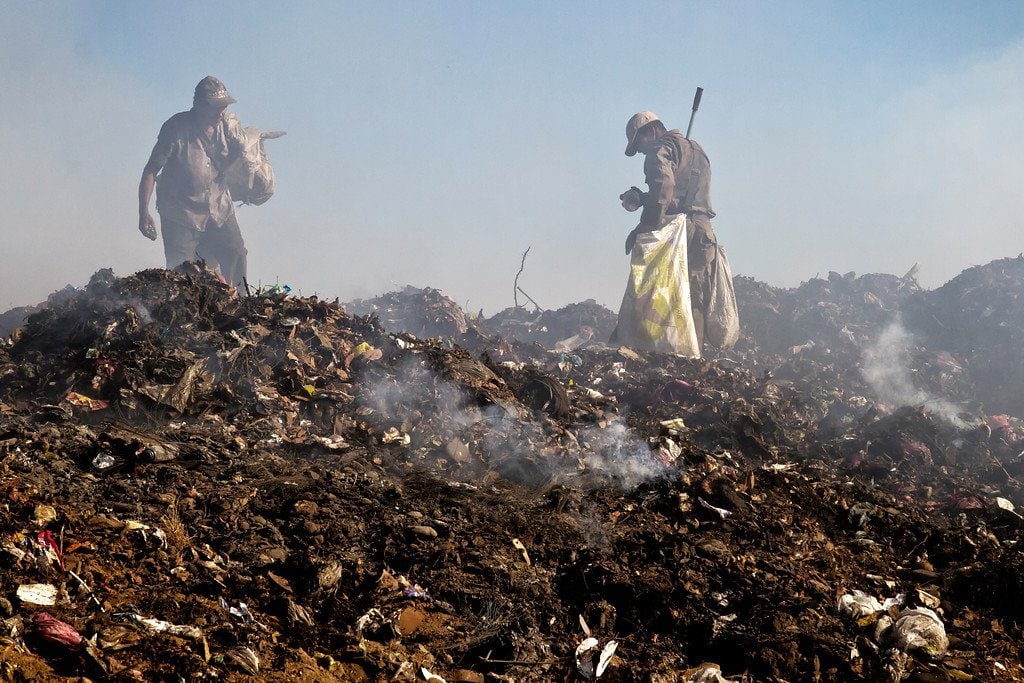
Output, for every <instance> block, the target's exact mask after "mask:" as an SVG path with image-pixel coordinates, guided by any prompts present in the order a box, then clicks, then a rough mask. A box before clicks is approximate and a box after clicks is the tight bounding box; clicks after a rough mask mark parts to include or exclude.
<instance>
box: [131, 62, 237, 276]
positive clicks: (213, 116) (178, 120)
mask: <svg viewBox="0 0 1024 683" xmlns="http://www.w3.org/2000/svg"><path fill="white" fill-rule="evenodd" d="M234 102H235V99H234V98H233V97H231V95H229V94H228V91H227V88H225V87H224V84H223V83H222V82H221V81H220V80H219V79H217V78H214V77H213V76H207V77H206V78H204V79H203V80H201V81H199V84H198V85H197V86H196V89H195V95H194V96H193V98H192V108H191V109H190V110H188V111H183V112H179V113H177V114H175V115H174V116H172V117H171V118H169V119H168V120H167V121H166V122H165V123H164V125H163V126H162V127H161V128H160V134H159V135H158V136H157V141H156V145H155V146H154V147H153V152H152V153H151V154H150V156H149V161H148V162H147V163H146V167H145V168H144V169H143V171H142V180H141V182H140V183H139V231H140V232H141V233H142V234H143V235H145V236H146V237H148V238H149V239H151V240H155V239H156V237H157V227H156V223H155V222H154V221H153V216H152V215H151V214H150V213H149V200H150V197H151V196H152V195H153V187H154V185H155V186H156V208H157V211H158V212H159V214H160V224H161V227H162V228H163V241H164V255H165V256H166V258H167V267H168V268H174V267H176V266H178V265H180V264H182V263H185V262H186V261H193V260H196V259H197V258H201V259H203V260H204V261H206V262H207V263H208V264H210V265H212V266H217V267H219V268H220V273H221V275H222V276H223V277H224V279H225V280H226V281H227V282H228V283H229V284H231V285H236V286H237V285H240V284H241V283H242V282H243V281H244V280H245V277H246V273H245V271H246V253H247V252H246V249H245V243H244V242H243V240H242V233H241V231H240V230H239V228H238V221H237V220H236V219H235V208H234V204H232V202H231V193H230V192H229V191H228V188H227V186H226V185H225V183H224V179H223V172H224V170H225V169H226V168H227V167H228V166H229V165H230V163H231V162H232V161H234V160H235V159H236V158H238V157H239V156H240V155H241V154H242V151H243V148H242V135H243V133H242V129H241V124H240V123H239V121H238V118H237V117H236V116H235V115H234V114H231V113H228V111H227V107H228V105H229V104H233V103H234ZM158 174H159V177H158Z"/></svg>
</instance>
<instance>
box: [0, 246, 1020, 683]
mask: <svg viewBox="0 0 1024 683" xmlns="http://www.w3.org/2000/svg"><path fill="white" fill-rule="evenodd" d="M985 268H989V269H991V270H986V269H985ZM985 268H982V269H981V270H980V271H979V273H980V275H977V276H976V275H974V274H970V273H971V271H968V273H965V274H964V276H961V277H965V276H968V275H969V274H970V275H969V277H970V278H975V279H970V280H969V281H967V280H965V281H964V282H963V283H958V284H954V283H956V282H957V281H954V282H953V283H950V285H947V288H948V289H947V288H943V289H940V290H935V291H934V292H923V291H922V290H920V288H918V287H917V286H916V284H915V283H913V281H912V280H908V279H907V278H895V277H890V276H862V277H860V278H857V277H856V276H853V275H852V274H851V275H849V276H838V275H837V276H835V277H832V276H830V278H829V279H828V280H815V281H811V282H809V283H805V284H804V285H802V286H801V287H799V288H796V289H795V290H779V289H775V288H771V287H769V286H767V285H763V284H761V283H756V282H754V281H752V280H748V279H743V278H737V293H738V296H739V299H740V306H741V309H740V315H741V322H742V323H743V324H744V327H745V331H744V336H743V338H742V339H741V341H740V342H739V344H738V345H737V346H736V348H735V349H732V350H730V351H726V352H721V353H718V354H715V355H714V356H713V357H711V358H709V359H706V360H695V359H687V358H682V357H677V356H671V355H662V354H650V353H644V352H638V351H636V350H632V349H629V348H624V347H623V348H617V347H609V346H608V345H606V344H605V343H603V342H604V341H606V340H607V334H606V333H608V334H610V329H608V326H609V325H611V326H614V316H613V315H612V316H611V317H610V318H609V316H608V313H610V312H607V309H603V307H600V306H598V305H597V304H594V303H593V302H585V303H584V304H578V305H574V306H570V307H566V308H565V309H561V310H560V311H556V312H538V313H527V312H525V311H524V310H523V309H510V310H509V311H504V312H502V313H501V314H499V315H498V316H495V317H494V318H491V319H484V318H482V316H475V317H474V316H466V315H465V314H464V313H463V312H462V311H461V310H460V309H459V308H458V306H457V305H455V304H454V302H452V301H451V300H450V299H449V298H447V297H445V296H444V295H443V294H441V293H440V292H437V291H436V290H430V289H426V290H417V289H415V288H406V289H405V290H403V291H402V292H398V293H392V294H387V295H382V296H381V297H378V298H377V299H374V300H371V301H368V302H362V303H361V304H359V305H349V306H341V305H339V304H338V303H332V302H325V301H321V300H319V299H317V298H315V297H312V298H303V297H295V296H291V295H290V294H289V293H288V292H287V291H286V290H284V289H281V288H274V289H271V290H267V291H262V292H255V293H242V292H237V291H235V290H233V289H231V288H229V287H227V286H225V285H224V284H223V283H222V282H220V281H218V280H217V279H216V278H214V277H212V276H211V275H208V274H204V273H198V274H195V275H190V274H184V273H178V272H169V271H163V270H149V271H142V272H140V273H137V274H134V275H131V276H128V277H124V278H117V277H114V276H113V274H112V273H110V272H109V271H105V272H104V271H101V272H100V273H97V275H96V276H95V277H94V278H93V280H92V281H91V282H90V283H89V284H88V285H87V286H86V287H84V288H82V289H81V290H78V291H75V292H71V293H69V294H68V295H67V296H62V297H60V298H59V299H57V300H53V301H51V302H49V303H48V305H47V306H46V307H45V308H43V309H41V310H39V311H38V312H36V313H34V314H32V315H31V316H29V318H28V321H27V322H26V323H25V324H24V325H23V326H21V327H20V328H19V329H18V330H16V331H15V332H14V334H13V335H12V336H11V337H10V339H9V340H8V342H7V343H6V344H3V345H0V500H2V502H3V505H4V509H5V510H6V513H7V514H6V515H4V516H3V517H0V539H2V540H0V546H2V552H3V554H4V555H5V556H6V562H4V563H3V564H0V587H2V592H0V596H2V597H0V618H2V619H3V620H4V629H3V632H2V634H0V642H2V644H3V648H2V650H0V667H2V670H3V671H4V675H5V677H6V678H9V679H12V680H22V681H50V680H54V679H60V678H62V677H63V678H72V677H87V678H89V679H91V680H113V681H134V680H200V679H213V678H216V679H218V680H226V681H235V680H238V681H241V680H252V679H253V678H254V677H256V678H258V679H259V680H269V681H293V680H303V681H332V680H333V681H424V680H425V681H453V682H454V681H459V682H463V683H466V682H474V681H480V682H483V681H504V682H508V683H511V682H513V681H554V680H558V681H593V680H601V681H611V682H613V683H614V682H623V681H645V682H650V683H668V682H697V681H723V680H724V681H793V680H815V681H902V680H919V681H924V680H928V681H968V680H977V681H985V680H1013V679H1016V678H1021V677H1024V667H1022V664H1021V661H1020V655H1019V642H1020V640H1021V637H1022V635H1024V634H1022V633H1021V626H1020V624H1021V623H1022V622H1021V615H1022V609H1024V599H1022V597H1021V596H1022V595H1024V593H1022V591H1021V587H1020V583H1021V579H1020V577H1021V575H1022V566H1021V565H1022V560H1021V555H1020V551H1019V547H1020V546H1019V544H1020V542H1021V535H1022V519H1024V518H1022V517H1021V515H1020V513H1019V512H1018V508H1019V507H1020V506H1021V505H1024V490H1022V486H1021V483H1020V482H1021V479H1022V477H1024V459H1022V458H1024V446H1022V445H1021V444H1022V443H1024V422H1022V420H1021V419H1020V418H1021V414H1020V413H1021V411H1019V410H1017V411H1012V410H1009V409H1006V410H1002V409H1001V410H1000V411H999V412H997V413H995V412H994V411H991V410H989V409H988V406H989V405H990V400H991V399H990V398H989V396H990V395H991V394H990V393H988V392H990V391H991V386H990V385H987V384H985V382H984V381H982V380H983V377H984V373H983V372H982V369H983V368H986V367H988V366H986V365H984V363H983V358H982V355H983V351H984V350H985V349H986V348H988V349H991V350H992V352H993V353H995V354H997V355H998V354H999V353H1003V352H1005V351H1006V350H1005V349H1004V348H1003V346H1002V344H1004V341H1005V339H1006V338H1008V339H1016V337H1014V336H1013V335H1016V334H1019V333H1020V329H1021V327H1022V325H1021V324H1020V321H1019V320H1018V319H1016V318H1014V317H1013V316H1014V315H1016V314H1017V313H1016V311H1017V309H1016V308H1014V306H1015V305H1016V301H1017V300H1016V299H1015V298H1014V297H1013V296H1011V291H1010V290H1011V289H1012V285H1011V284H1009V283H1010V282H1011V281H1012V280H1011V276H1014V274H1015V273H1016V264H1011V263H1008V264H1004V267H1003V270H1001V271H1000V270H998V268H997V266H996V265H993V264H990V266H988V267H985ZM986 274H987V275H986ZM982 275H984V277H982ZM950 297H953V298H956V297H959V301H961V303H962V304H963V305H964V306H968V307H971V308H970V310H972V311H974V315H978V316H982V317H984V318H986V320H984V321H982V322H981V323H978V324H977V327H978V330H977V332H978V334H979V335H981V334H982V333H983V332H984V326H986V325H989V324H991V325H993V326H994V328H995V327H998V328H999V329H1003V328H1013V329H1012V330H1010V331H1009V332H1008V335H1007V336H1006V337H1005V338H1004V337H1000V338H999V339H998V340H994V341H993V342H992V344H993V345H992V346H990V347H983V346H979V345H977V344H975V345H971V344H970V343H969V342H968V338H969V334H970V333H968V332H963V333H962V334H963V335H964V336H962V337H956V338H950V337H947V336H944V335H942V334H940V331H941V328H939V329H933V328H929V327H928V325H927V324H925V321H927V320H930V319H934V320H937V321H940V322H941V321H946V320H948V321H952V320H953V318H952V317H950V316H954V315H956V316H961V317H960V318H957V320H959V321H960V323H964V322H965V321H969V320H970V318H969V317H964V316H969V315H970V314H969V313H965V312H964V310H963V308H961V309H957V308H956V307H955V306H953V305H952V304H950V305H949V306H948V307H946V308H944V307H943V304H942V303H941V302H944V301H947V300H948V299H949V298H950ZM1000 297H1002V298H1000ZM982 305H984V306H986V307H991V308H992V312H991V313H988V314H987V315H983V310H982V309H981V308H980V307H981V306H982ZM926 313H927V314H928V315H926ZM545 315H547V318H545V317H544V316H545ZM929 315H930V316H931V317H930V318H929ZM988 319H991V320H988ZM936 324H938V323H936ZM942 324H948V323H942ZM511 330H518V333H512V332H511ZM567 340H568V341H567ZM595 340H596V341H595ZM563 342H565V343H563ZM964 392H967V394H969V396H966V398H965V394H964ZM1000 408H1002V406H1000ZM993 413H994V414H993Z"/></svg>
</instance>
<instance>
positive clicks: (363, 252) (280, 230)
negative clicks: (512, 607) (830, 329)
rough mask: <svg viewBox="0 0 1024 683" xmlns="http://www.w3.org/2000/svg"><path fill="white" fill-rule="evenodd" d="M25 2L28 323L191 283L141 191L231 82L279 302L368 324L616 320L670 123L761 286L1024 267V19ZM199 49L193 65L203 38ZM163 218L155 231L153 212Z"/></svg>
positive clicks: (23, 207) (729, 241)
mask: <svg viewBox="0 0 1024 683" xmlns="http://www.w3.org/2000/svg"><path fill="white" fill-rule="evenodd" d="M218 7H219V8H220V9H219V14H220V15H221V17H222V20H221V21H214V22H210V21H209V20H208V16H207V15H208V12H209V9H208V5H206V4H205V3H199V2H185V3H181V4H176V5H175V6H173V7H171V6H164V5H160V4H157V3H146V2H127V1H126V2H95V1H82V2H75V3H18V2H14V0H0V37H2V40H0V60H2V63H3V64H4V66H5V68H4V69H3V70H2V71H0V147H2V148H3V149H4V150H5V152H6V155H7V159H6V163H5V164H4V165H3V168H2V169H0V184H2V186H3V188H4V191H3V195H2V199H0V230H2V235H3V244H4V248H3V250H2V252H0V254H2V256H0V268H2V272H3V277H2V279H0V283H2V286H3V288H2V290H0V311H2V310H6V309H8V308H10V307H12V306H19V305H28V304H34V303H37V302H39V301H41V300H43V299H45V297H46V296H47V294H49V293H50V292H52V291H54V290H56V289H59V288H61V287H63V286H64V285H66V284H69V283H70V284H73V285H83V284H85V282H86V281H87V280H88V278H89V276H90V275H91V274H92V273H93V272H95V271H96V270H98V269H100V268H104V267H112V268H113V269H114V271H115V272H116V273H117V274H118V275H127V274H129V273H132V272H135V271H137V270H140V269H143V268H150V267H158V266H161V265H163V251H162V248H161V246H160V243H159V242H157V243H152V242H150V241H149V240H147V239H145V238H143V237H142V236H141V235H139V233H138V230H137V228H136V225H137V211H136V209H137V201H136V196H137V187H138V181H139V175H140V173H141V171H142V166H143V165H144V163H145V161H146V158H147V157H148V154H149V151H150V149H151V148H152V145H153V143H154V142H155V140H156V134H157V131H158V130H159V127H160V125H161V123H163V121H164V120H166V119H167V118H168V117H170V116H171V115H172V114H174V113H175V112H178V111H182V110H184V109H187V108H188V107H189V105H190V103H191V93H192V88H193V87H194V86H195V84H196V82H197V81H198V80H199V79H200V78H202V77H203V76H205V75H207V74H213V75H215V76H218V77H219V78H221V79H222V80H224V82H225V83H226V84H227V87H228V89H229V90H230V91H231V93H232V95H233V96H234V97H235V98H236V99H237V100H238V103H237V104H236V105H234V106H233V107H232V109H233V111H235V112H236V113H237V114H238V115H239V116H240V118H241V119H242V121H243V123H245V124H247V125H256V126H260V127H262V128H266V129H280V130H286V131H288V135H287V136H286V137H284V138H282V139H280V140H273V141H269V142H268V143H267V149H268V152H269V154H270V157H271V159H272V161H273V163H274V168H275V171H276V174H277V180H278V189H277V195H276V196H275V197H274V198H273V199H271V200H270V202H268V203H267V204H266V205H264V206H261V207H242V208H241V209H240V210H239V223H240V224H241V226H242V231H243V234H244V235H245V238H246V243H247V246H248V248H249V274H250V280H251V281H252V282H253V283H256V282H263V283H272V282H281V283H287V284H289V285H291V286H292V287H293V288H294V290H295V291H296V292H298V293H301V294H304V295H310V294H313V293H317V294H319V295H320V296H323V297H326V298H334V297H340V298H341V299H342V300H351V299H355V298H358V297H366V296H373V295H376V294H379V293H382V292H384V291H388V290H392V289H396V288H398V287H401V286H403V285H405V284H412V285H415V286H420V287H422V286H431V287H436V288H438V289H441V290H442V291H444V292H445V293H447V294H449V295H450V296H452V298H454V299H455V300H456V301H457V302H458V303H460V304H462V305H467V306H468V307H469V308H471V309H474V310H475V309H478V308H484V309H485V311H486V312H487V313H489V314H490V313H494V312H496V311H497V310H499V309H501V308H503V307H505V306H510V305H512V283H513V278H514V277H515V273H516V271H517V270H518V268H519V262H520V257H521V255H522V253H523V251H524V250H525V249H526V248H527V247H531V251H530V254H529V256H528V258H527V260H526V267H525V271H524V273H523V275H522V276H521V277H520V285H521V286H522V287H523V289H524V290H525V291H526V292H528V293H529V294H530V296H531V297H533V298H534V299H536V300H537V301H538V302H539V303H540V304H541V305H543V306H545V307H549V308H557V307H560V306H563V305H565V304H567V303H570V302H574V301H582V300H585V299H591V298H592V299H596V300H597V301H598V302H600V303H602V304H604V305H606V306H608V307H610V308H612V309H615V308H617V306H618V302H619V300H620V298H621V295H622V289H623V286H624V284H625V276H626V271H627V268H628V260H627V259H626V257H625V256H624V255H623V252H622V243H623V240H624V238H625V235H626V233H627V232H628V231H629V230H630V229H631V228H632V227H633V226H634V225H635V223H636V219H637V215H636V214H628V213H626V212H625V211H623V210H622V208H621V207H620V206H619V202H618V195H619V193H620V192H622V191H623V190H625V189H626V188H628V187H629V186H630V185H639V186H642V185H643V183H642V181H643V173H642V160H641V159H640V158H639V157H636V158H632V159H631V158H627V157H625V156H624V155H623V153H622V150H623V148H624V146H625V136H624V132H623V131H624V126H625V122H626V120H627V119H628V118H629V116H630V115H631V114H633V113H634V112H636V111H638V110H642V109H650V110H652V111H655V112H657V113H658V114H659V115H660V116H661V117H662V118H663V119H664V120H665V121H666V123H667V124H668V125H669V127H677V128H681V129H683V130H685V128H686V124H687V120H688V117H689V109H690V103H691V100H692V97H693V91H694V89H695V88H696V87H697V86H702V87H703V88H704V89H705V94H704V99H703V102H702V104H701V110H700V112H699V113H698V114H697V118H696V122H695V125H694V137H695V139H697V140H698V141H700V142H701V144H702V145H703V146H704V148H705V150H706V151H707V152H708V155H709V157H710V159H711V164H712V170H713V174H714V180H713V186H712V192H713V198H714V203H715V209H716V210H717V212H718V214H719V215H718V218H717V219H716V220H715V222H714V225H715V229H716V231H717V233H718V236H719V239H720V240H721V242H722V244H723V245H725V247H726V249H727V251H728V253H729V256H730V259H731V261H732V266H733V272H734V273H735V274H737V275H749V276H752V277H755V278H757V279H759V280H763V281H766V282H768V283H770V284H772V285H776V286H794V285H796V284H798V283H799V282H801V281H803V280H806V279H808V278H811V277H814V276H815V275H818V274H820V275H824V274H825V273H827V272H828V271H829V270H837V271H840V272H844V271H849V270H855V271H857V272H858V273H863V272H889V273H895V274H897V275H902V274H903V273H904V272H906V271H907V270H909V269H910V267H911V266H912V265H913V264H914V263H920V264H921V267H922V269H921V275H920V279H921V282H922V284H923V285H924V286H926V287H936V286H939V285H941V284H942V283H943V282H945V281H947V280H949V279H950V278H952V277H954V276H955V275H956V274H958V273H959V272H960V271H962V270H964V269H965V268H968V267H970V266H972V265H977V264H980V263H985V262H988V261H990V260H992V259H996V258H1002V257H1006V256H1015V255H1016V254H1017V253H1018V252H1021V251H1022V250H1024V245H1022V240H1021V239H1020V237H1019V235H1020V233H1021V230H1020V228H1021V220H1022V219H1021V216H1024V193H1022V192H1021V191H1020V187H1021V185H1022V180H1024V174H1022V171H1021V165H1022V163H1024V162H1022V161H1021V160H1022V159H1024V136H1022V135H1020V132H1019V128H1020V125H1019V121H1020V120H1021V119H1022V114H1024V5H1021V4H1020V3H1016V2H991V3H984V4H980V5H978V4H974V3H968V2H924V1H920V2H903V3H898V4H896V5H892V4H891V3H883V2H864V3H842V2H838V1H835V2H833V1H827V2H826V1H823V2H816V3H805V2H796V1H786V2H768V3H759V2H729V3H716V4H707V3H693V4H689V3H687V4H683V3H668V2H665V3H652V4H649V5H647V4H645V5H643V6H633V5H623V4H621V3H610V2H595V3H586V4H584V3H556V4H551V3H539V2H537V3H534V2H525V3H484V4H479V3H470V2H451V3H442V4H439V5H436V6H431V5H417V4H408V3H380V4H379V5H375V6H374V7H370V6H364V5H357V4H350V3H326V2H322V3H319V2H309V3H301V4H299V3H295V4H285V5H277V4H274V5H272V4H270V3H266V4H263V3H243V2H228V3H225V4H223V5H219V6H218ZM183 36H184V37H186V39H184V40H183ZM154 215H156V214H155V209H154Z"/></svg>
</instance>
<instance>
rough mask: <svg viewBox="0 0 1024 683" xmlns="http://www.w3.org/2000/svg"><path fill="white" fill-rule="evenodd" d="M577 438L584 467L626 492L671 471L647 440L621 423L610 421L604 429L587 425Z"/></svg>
mask: <svg viewBox="0 0 1024 683" xmlns="http://www.w3.org/2000/svg"><path fill="white" fill-rule="evenodd" d="M578 438H579V442H580V446H581V447H582V448H583V456H582V461H583V463H584V465H585V466H586V468H587V469H588V470H590V471H592V472H594V473H596V474H599V475H601V476H602V477H604V478H607V479H608V480H609V481H610V482H613V483H615V484H616V485H618V486H619V487H620V488H622V489H624V490H626V491H631V490H633V489H635V488H636V487H637V486H639V485H640V484H643V483H644V482H647V481H652V480H654V479H658V478H660V477H663V476H665V475H667V474H668V473H669V472H670V471H671V468H669V467H668V466H667V465H665V464H664V463H663V462H661V460H660V459H658V457H657V455H656V453H654V452H652V451H651V448H650V446H649V445H648V444H647V442H646V441H644V440H643V439H640V438H638V437H637V436H636V435H635V434H633V433H632V432H630V431H629V428H628V427H626V425H625V424H623V423H622V422H618V421H616V422H612V423H611V424H610V425H608V426H607V427H605V428H604V429H600V428H598V427H587V428H585V429H583V430H581V431H580V432H579V435H578Z"/></svg>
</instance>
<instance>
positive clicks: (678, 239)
mask: <svg viewBox="0 0 1024 683" xmlns="http://www.w3.org/2000/svg"><path fill="white" fill-rule="evenodd" d="M616 341H617V343H619V344H624V345H626V346H631V347H633V348H635V349H642V350H646V351H662V352H665V353H678V354H681V355H684V356H692V357H695V358H697V357H699V356H700V348H699V347H698V346H697V331H696V328H695V327H694V324H693V312H692V310H691V308H690V278H689V273H688V270H687V265H686V215H685V214H679V215H677V216H676V217H675V218H674V219H673V220H672V221H670V222H669V223H668V224H667V225H665V227H663V228H661V229H660V230H656V231H654V232H644V233H640V234H638V235H637V238H636V243H635V244H634V245H633V252H632V254H631V255H630V265H629V278H628V279H627V280H626V293H625V294H624V295H623V297H622V306H621V307H620V308H619V325H618V329H617V332H616Z"/></svg>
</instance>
